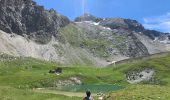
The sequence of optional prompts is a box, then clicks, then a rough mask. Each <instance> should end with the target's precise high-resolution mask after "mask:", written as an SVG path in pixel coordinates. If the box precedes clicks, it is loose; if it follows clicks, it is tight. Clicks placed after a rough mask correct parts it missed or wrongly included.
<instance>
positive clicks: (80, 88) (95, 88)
mask: <svg viewBox="0 0 170 100" xmlns="http://www.w3.org/2000/svg"><path fill="white" fill-rule="evenodd" d="M120 89H123V86H120V85H108V84H103V85H95V84H85V85H73V86H64V87H60V88H59V87H58V88H57V90H62V91H71V92H84V91H87V90H90V91H91V92H95V93H98V92H111V91H116V90H120Z"/></svg>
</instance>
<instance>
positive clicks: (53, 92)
mask: <svg viewBox="0 0 170 100" xmlns="http://www.w3.org/2000/svg"><path fill="white" fill-rule="evenodd" d="M33 91H34V92H39V93H51V94H60V95H65V96H69V97H84V96H85V93H82V92H65V91H57V90H47V89H34V90H33ZM96 95H97V94H92V96H96Z"/></svg>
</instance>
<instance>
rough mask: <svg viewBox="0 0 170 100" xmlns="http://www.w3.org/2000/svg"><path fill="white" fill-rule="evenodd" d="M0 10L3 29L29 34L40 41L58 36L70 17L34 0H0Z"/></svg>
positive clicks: (9, 31) (0, 21)
mask: <svg viewBox="0 0 170 100" xmlns="http://www.w3.org/2000/svg"><path fill="white" fill-rule="evenodd" d="M0 12H1V13H0V29H1V30H3V31H5V32H7V33H16V34H19V35H22V36H24V35H27V37H28V38H30V39H32V40H34V41H36V42H39V43H47V42H49V41H50V40H51V37H52V36H55V37H57V30H58V29H59V28H60V27H63V26H65V25H67V24H68V23H69V20H68V18H66V17H64V16H62V15H59V14H58V13H56V11H55V10H52V9H51V10H49V11H47V10H45V9H44V8H43V6H38V5H37V4H36V3H35V2H33V1H32V0H0Z"/></svg>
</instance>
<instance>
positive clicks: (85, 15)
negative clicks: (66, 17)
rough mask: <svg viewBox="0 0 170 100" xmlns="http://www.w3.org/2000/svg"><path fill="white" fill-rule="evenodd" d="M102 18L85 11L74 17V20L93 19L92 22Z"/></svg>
mask: <svg viewBox="0 0 170 100" xmlns="http://www.w3.org/2000/svg"><path fill="white" fill-rule="evenodd" d="M101 20H102V18H97V17H95V16H93V15H91V14H88V13H85V14H83V15H82V16H79V17H77V18H76V19H75V22H82V21H93V22H99V21H101Z"/></svg>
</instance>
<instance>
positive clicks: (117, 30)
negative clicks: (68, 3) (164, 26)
mask: <svg viewBox="0 0 170 100" xmlns="http://www.w3.org/2000/svg"><path fill="white" fill-rule="evenodd" d="M0 12H1V13H0V47H1V48H0V52H2V53H6V54H9V55H13V56H26V57H33V58H38V59H43V60H49V61H55V62H58V63H62V64H73V65H75V64H84V65H87V64H88V65H96V66H106V65H108V64H111V63H113V62H115V61H120V60H123V59H128V58H135V57H141V56H149V55H150V54H155V53H160V52H167V51H169V50H170V46H169V45H170V44H169V43H170V41H169V38H170V35H169V34H168V33H162V32H157V31H154V30H147V29H145V28H144V27H143V26H142V25H141V24H140V23H138V22H137V21H136V20H131V19H123V18H98V17H95V16H93V15H91V14H88V13H86V14H83V15H82V16H80V17H77V18H76V19H75V21H74V22H71V21H70V20H69V19H68V18H67V17H65V16H63V15H60V14H59V13H57V12H56V11H55V10H53V9H51V10H45V9H44V8H43V6H39V5H37V4H36V3H35V2H34V1H32V0H0Z"/></svg>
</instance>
